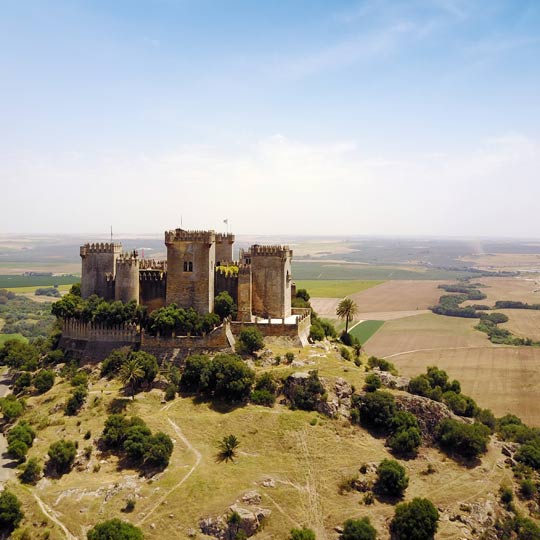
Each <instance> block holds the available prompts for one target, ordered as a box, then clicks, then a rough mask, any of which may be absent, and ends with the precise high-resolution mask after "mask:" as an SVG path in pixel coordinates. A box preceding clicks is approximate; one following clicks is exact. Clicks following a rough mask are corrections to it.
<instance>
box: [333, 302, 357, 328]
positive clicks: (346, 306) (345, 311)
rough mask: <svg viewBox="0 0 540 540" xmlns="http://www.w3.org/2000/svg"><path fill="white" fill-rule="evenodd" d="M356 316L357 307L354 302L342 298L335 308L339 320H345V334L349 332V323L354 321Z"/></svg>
mask: <svg viewBox="0 0 540 540" xmlns="http://www.w3.org/2000/svg"><path fill="white" fill-rule="evenodd" d="M357 314H358V305H357V304H356V302H355V301H354V300H351V299H350V298H344V299H343V300H341V302H340V303H339V304H338V306H337V308H336V315H337V316H338V317H339V318H340V319H342V320H343V319H345V333H346V334H347V333H348V332H349V323H350V322H351V321H352V320H353V319H354V317H355V316H356V315H357Z"/></svg>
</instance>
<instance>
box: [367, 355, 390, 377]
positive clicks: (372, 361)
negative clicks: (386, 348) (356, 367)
mask: <svg viewBox="0 0 540 540" xmlns="http://www.w3.org/2000/svg"><path fill="white" fill-rule="evenodd" d="M368 367H369V369H373V368H379V369H380V370H381V371H388V372H389V373H392V374H393V375H397V369H396V366H394V364H392V362H389V361H388V360H385V359H384V358H377V357H376V356H370V357H369V358H368Z"/></svg>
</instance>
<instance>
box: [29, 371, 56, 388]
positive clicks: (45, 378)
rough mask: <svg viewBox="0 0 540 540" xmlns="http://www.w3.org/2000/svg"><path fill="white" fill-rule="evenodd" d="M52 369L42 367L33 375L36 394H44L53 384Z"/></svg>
mask: <svg viewBox="0 0 540 540" xmlns="http://www.w3.org/2000/svg"><path fill="white" fill-rule="evenodd" d="M54 379H55V377H54V371H51V370H48V369H42V370H41V371H38V372H37V373H36V374H35V375H34V380H33V384H34V388H35V389H36V391H37V392H38V394H44V393H45V392H47V391H49V390H50V389H51V388H52V387H53V386H54Z"/></svg>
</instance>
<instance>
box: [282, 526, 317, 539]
mask: <svg viewBox="0 0 540 540" xmlns="http://www.w3.org/2000/svg"><path fill="white" fill-rule="evenodd" d="M288 540H316V536H315V533H314V532H313V531H312V530H311V529H308V528H306V527H302V528H301V529H291V532H290V534H289V538H288Z"/></svg>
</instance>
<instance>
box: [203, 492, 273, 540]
mask: <svg viewBox="0 0 540 540" xmlns="http://www.w3.org/2000/svg"><path fill="white" fill-rule="evenodd" d="M255 493H256V492H255ZM257 495H258V494H257ZM259 496H260V495H259ZM232 512H236V513H237V514H238V515H239V516H240V525H239V529H240V530H241V531H243V532H244V533H245V534H246V536H248V537H249V536H253V535H254V534H255V533H257V532H258V531H259V529H260V528H261V526H262V525H263V523H264V520H265V519H266V518H268V517H269V516H270V514H271V513H272V511H271V510H269V509H268V508H259V507H256V508H250V509H248V508H245V507H243V506H240V505H238V504H233V505H231V506H230V507H229V512H227V513H226V514H223V515H222V516H219V517H216V518H205V519H201V521H199V528H200V530H201V532H202V533H204V534H207V535H209V536H213V537H214V538H218V539H219V540H227V539H228V538H229V537H230V533H231V532H236V531H230V530H229V526H228V525H227V518H228V517H229V516H230V514H231V513H232Z"/></svg>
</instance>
